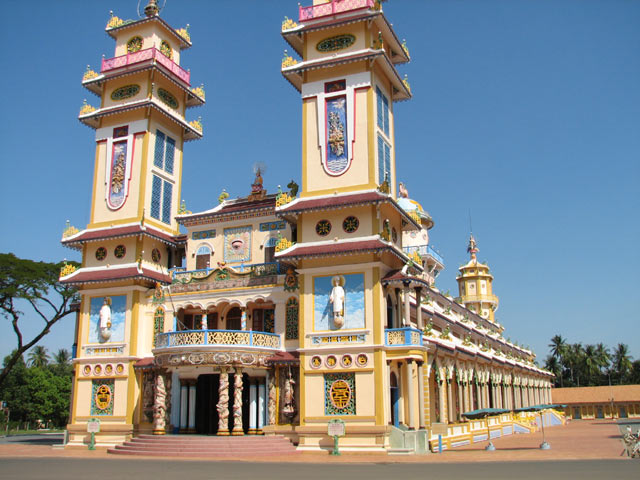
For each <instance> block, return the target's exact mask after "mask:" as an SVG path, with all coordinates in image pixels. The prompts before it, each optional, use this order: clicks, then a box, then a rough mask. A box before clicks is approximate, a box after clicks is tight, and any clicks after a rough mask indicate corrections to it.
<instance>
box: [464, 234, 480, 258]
mask: <svg viewBox="0 0 640 480" xmlns="http://www.w3.org/2000/svg"><path fill="white" fill-rule="evenodd" d="M479 251H480V249H479V248H478V244H477V243H476V239H475V238H473V233H472V234H470V235H469V246H468V247H467V252H468V253H470V254H471V260H476V253H478V252H479Z"/></svg>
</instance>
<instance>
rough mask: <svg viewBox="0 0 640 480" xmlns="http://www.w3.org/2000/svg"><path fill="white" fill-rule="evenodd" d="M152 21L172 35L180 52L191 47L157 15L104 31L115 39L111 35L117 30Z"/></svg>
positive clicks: (190, 44) (113, 36)
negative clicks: (177, 42) (177, 43)
mask: <svg viewBox="0 0 640 480" xmlns="http://www.w3.org/2000/svg"><path fill="white" fill-rule="evenodd" d="M154 20H155V21H158V22H160V23H161V24H162V25H163V26H164V27H165V28H166V29H167V30H168V31H169V32H170V33H171V34H173V36H174V37H175V38H176V39H177V40H178V41H179V43H180V50H184V49H187V48H189V47H191V46H192V43H191V42H190V41H189V40H187V39H186V38H184V37H183V36H181V35H179V34H178V31H177V30H176V29H175V28H173V27H172V26H171V25H169V24H168V23H167V22H166V21H165V20H163V19H162V18H161V17H160V16H159V15H155V16H153V17H145V18H141V19H140V20H134V21H133V22H128V23H124V24H122V25H119V26H117V27H113V28H106V29H105V31H106V32H107V34H108V35H109V36H110V37H111V38H113V39H115V38H116V37H115V35H113V33H114V32H117V31H119V30H124V29H126V28H129V27H132V26H134V25H140V24H142V23H147V22H151V21H154Z"/></svg>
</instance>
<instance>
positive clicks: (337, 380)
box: [324, 373, 356, 415]
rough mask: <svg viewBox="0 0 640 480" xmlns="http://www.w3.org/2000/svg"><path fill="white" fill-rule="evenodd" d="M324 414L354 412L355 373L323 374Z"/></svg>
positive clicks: (347, 413) (351, 413)
mask: <svg viewBox="0 0 640 480" xmlns="http://www.w3.org/2000/svg"><path fill="white" fill-rule="evenodd" d="M324 413H325V415H355V414H356V381H355V373H325V374H324Z"/></svg>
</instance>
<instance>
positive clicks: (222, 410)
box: [216, 369, 229, 435]
mask: <svg viewBox="0 0 640 480" xmlns="http://www.w3.org/2000/svg"><path fill="white" fill-rule="evenodd" d="M216 410H218V435H229V374H228V373H227V371H226V370H225V369H222V371H221V372H220V384H219V385H218V404H217V405H216Z"/></svg>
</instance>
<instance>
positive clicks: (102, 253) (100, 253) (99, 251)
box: [96, 247, 107, 262]
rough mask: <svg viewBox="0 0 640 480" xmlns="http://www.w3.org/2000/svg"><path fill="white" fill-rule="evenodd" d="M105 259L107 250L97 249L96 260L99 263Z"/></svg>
mask: <svg viewBox="0 0 640 480" xmlns="http://www.w3.org/2000/svg"><path fill="white" fill-rule="evenodd" d="M105 258H107V249H106V248H104V247H98V249H97V250H96V260H98V261H99V262H101V261H102V260H104V259H105Z"/></svg>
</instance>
